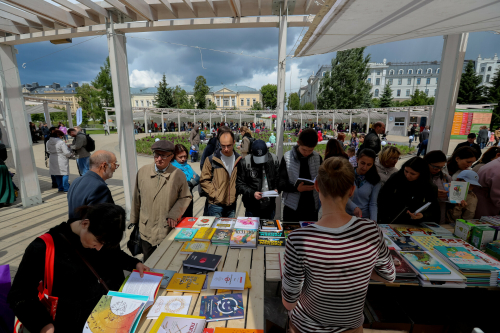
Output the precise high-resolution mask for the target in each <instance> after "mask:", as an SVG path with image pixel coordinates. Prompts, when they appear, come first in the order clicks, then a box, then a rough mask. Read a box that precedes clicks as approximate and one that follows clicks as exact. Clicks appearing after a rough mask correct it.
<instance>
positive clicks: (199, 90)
mask: <svg viewBox="0 0 500 333" xmlns="http://www.w3.org/2000/svg"><path fill="white" fill-rule="evenodd" d="M209 92H210V88H209V87H208V86H207V80H206V79H205V78H204V77H203V76H202V75H200V76H198V77H197V78H196V80H195V81H194V101H195V103H196V105H197V108H198V109H206V108H207V95H208V93H209Z"/></svg>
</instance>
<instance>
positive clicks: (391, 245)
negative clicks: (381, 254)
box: [384, 235, 401, 251]
mask: <svg viewBox="0 0 500 333" xmlns="http://www.w3.org/2000/svg"><path fill="white" fill-rule="evenodd" d="M396 237H398V236H396ZM384 241H385V245H387V247H388V248H389V249H393V250H397V251H401V248H400V247H399V246H397V245H396V243H394V242H393V241H392V240H391V238H390V237H389V236H387V235H384Z"/></svg>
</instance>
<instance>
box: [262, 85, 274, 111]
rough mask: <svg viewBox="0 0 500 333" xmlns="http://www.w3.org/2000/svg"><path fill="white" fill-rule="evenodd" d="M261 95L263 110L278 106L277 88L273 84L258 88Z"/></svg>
mask: <svg viewBox="0 0 500 333" xmlns="http://www.w3.org/2000/svg"><path fill="white" fill-rule="evenodd" d="M260 93H261V94H262V103H263V105H264V107H265V108H269V109H271V110H274V109H276V106H277V104H278V86H277V85H275V84H270V83H269V84H266V85H265V86H262V87H261V88H260Z"/></svg>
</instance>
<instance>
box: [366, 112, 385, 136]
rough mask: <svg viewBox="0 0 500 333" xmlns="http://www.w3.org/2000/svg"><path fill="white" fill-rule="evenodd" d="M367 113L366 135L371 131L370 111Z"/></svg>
mask: <svg viewBox="0 0 500 333" xmlns="http://www.w3.org/2000/svg"><path fill="white" fill-rule="evenodd" d="M367 113H368V116H367V117H366V134H368V132H369V131H370V111H368V112H367ZM386 126H387V124H386Z"/></svg>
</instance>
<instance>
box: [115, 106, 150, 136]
mask: <svg viewBox="0 0 500 333" xmlns="http://www.w3.org/2000/svg"><path fill="white" fill-rule="evenodd" d="M115 110H116V109H115ZM116 120H117V122H118V112H116ZM144 133H148V112H147V111H146V110H144Z"/></svg>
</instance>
